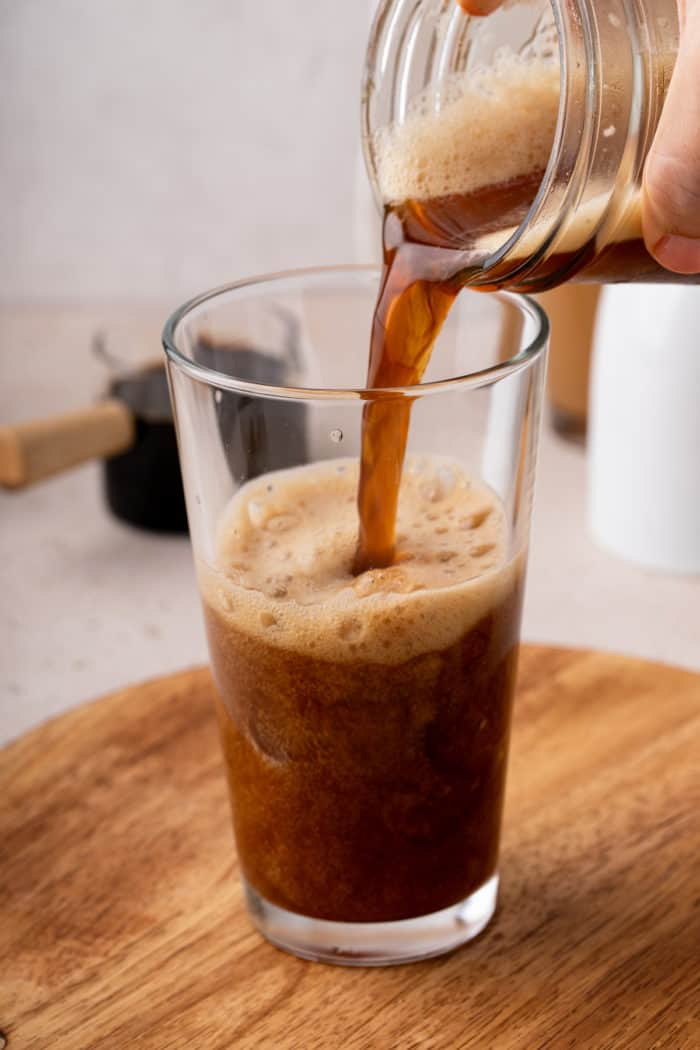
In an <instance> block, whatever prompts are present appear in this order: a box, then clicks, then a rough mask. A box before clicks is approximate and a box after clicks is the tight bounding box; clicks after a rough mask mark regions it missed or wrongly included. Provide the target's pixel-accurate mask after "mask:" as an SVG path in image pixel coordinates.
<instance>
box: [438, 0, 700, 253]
mask: <svg viewBox="0 0 700 1050" xmlns="http://www.w3.org/2000/svg"><path fill="white" fill-rule="evenodd" d="M678 2H679V13H680V24H681V34H680V47H679V51H678V58H677V60H676V65H675V68H674V71H673V76H672V77H671V83H670V85H669V89H668V94H667V96H666V101H665V104H664V108H663V112H662V114H661V120H660V121H659V126H658V128H657V130H656V135H655V136H654V141H653V143H652V146H651V149H650V151H649V156H648V157H647V161H646V165H645V168H644V184H643V192H642V226H643V231H644V241H645V243H646V246H647V250H648V251H649V253H650V254H651V255H653V256H654V258H655V259H656V260H657V261H658V262H659V263H660V264H661V265H662V266H663V267H665V268H666V269H667V270H672V271H673V272H674V273H683V274H695V273H700V0H678ZM458 3H459V4H460V6H461V7H462V8H463V9H464V10H465V11H466V12H467V14H470V15H488V14H491V12H492V11H495V10H496V8H497V7H499V6H500V3H501V0H458Z"/></svg>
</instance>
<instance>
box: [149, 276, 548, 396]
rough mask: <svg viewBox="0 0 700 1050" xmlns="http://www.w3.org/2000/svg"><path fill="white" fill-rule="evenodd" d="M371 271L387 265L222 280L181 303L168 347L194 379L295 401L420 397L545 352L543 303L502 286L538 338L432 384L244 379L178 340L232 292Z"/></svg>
mask: <svg viewBox="0 0 700 1050" xmlns="http://www.w3.org/2000/svg"><path fill="white" fill-rule="evenodd" d="M343 273H345V274H349V275H350V274H357V275H359V274H362V273H364V274H368V275H373V276H379V275H380V273H381V267H380V266H377V265H365V264H362V263H359V264H340V265H335V266H309V267H301V268H299V269H293V270H280V271H277V272H272V273H267V274H260V275H257V276H253V277H244V278H242V279H241V280H238V281H232V282H230V283H228V284H223V285H219V287H217V288H212V289H210V290H209V291H206V292H202V293H200V294H199V295H196V296H193V298H191V299H188V300H187V301H186V302H185V303H183V304H182V305H181V306H179V307H178V308H177V309H176V310H174V311H173V313H171V314H170V316H169V317H168V319H167V321H166V322H165V325H164V327H163V332H162V336H161V341H162V346H163V350H164V351H165V354H166V356H167V358H168V361H169V363H171V364H173V365H175V366H176V367H177V368H178V369H179V370H180V371H182V372H184V373H185V374H186V375H188V376H189V377H190V378H191V379H196V380H198V381H199V382H202V383H206V384H207V385H208V386H212V387H217V388H219V389H221V390H231V391H233V392H235V393H238V394H247V395H249V396H253V397H256V396H257V397H269V398H275V399H283V400H293V401H313V400H317V401H378V400H381V399H382V398H392V399H394V398H402V397H406V398H410V399H411V400H416V399H417V398H421V397H425V396H429V395H431V394H437V393H445V392H448V391H454V390H457V389H465V388H466V389H476V388H479V387H483V386H489V385H491V384H493V383H495V382H497V381H498V380H500V379H503V378H505V377H506V376H508V375H512V374H513V373H514V372H520V371H522V370H523V369H524V368H527V367H529V366H530V365H531V364H533V363H534V361H536V360H537V358H539V357H540V356H541V354H542V353H543V351H544V349H545V347H546V345H547V339H548V337H549V319H548V318H547V314H546V313H545V311H544V310H543V309H542V307H541V306H540V305H539V303H537V302H536V301H535V300H534V299H532V298H530V296H527V295H523V294H522V293H520V292H509V291H505V290H503V291H496V292H489V293H488V294H489V296H494V297H496V298H498V299H501V300H504V299H505V300H507V301H508V302H510V303H513V304H515V306H516V307H517V308H518V310H519V311H520V313H521V314H524V315H526V316H528V317H530V318H531V319H532V320H534V322H535V323H536V325H537V331H536V333H535V336H534V338H533V339H532V340H531V341H530V342H529V343H528V344H527V346H524V347H523V348H522V349H521V350H519V351H518V353H517V354H515V355H514V356H513V357H510V358H508V360H506V361H501V362H500V363H499V364H496V365H490V366H489V367H488V368H482V369H479V370H477V371H476V372H466V373H464V374H463V375H459V376H453V377H450V378H449V379H438V380H433V381H431V382H429V383H418V384H416V385H415V386H397V387H338V388H331V387H295V386H271V385H269V384H266V383H255V382H252V381H251V380H246V379H239V378H237V377H235V376H232V375H229V374H227V373H226V372H219V371H217V370H216V369H215V368H209V367H208V366H206V365H201V364H199V363H198V362H196V361H193V360H192V359H191V358H190V357H188V356H187V355H186V354H185V353H183V352H182V350H180V349H178V347H177V344H176V330H177V327H178V325H179V324H180V322H181V321H183V320H184V319H185V318H186V317H187V316H188V314H190V313H192V311H193V310H196V309H197V308H198V307H200V306H202V305H203V304H204V303H207V302H213V301H214V300H216V299H218V298H220V297H221V296H223V295H226V294H228V293H231V292H236V291H239V290H240V289H244V288H250V287H253V286H255V285H265V284H275V283H277V282H280V281H284V280H289V279H290V278H291V279H293V278H300V277H309V278H311V277H319V276H323V275H325V274H343ZM471 291H472V294H474V295H477V294H478V295H484V294H486V293H484V292H483V291H478V289H476V288H474V289H472V290H471ZM464 292H467V293H469V292H470V289H469V287H468V286H465V287H464V288H463V289H462V290H461V291H460V292H459V293H458V294H459V295H462V294H463V293H464Z"/></svg>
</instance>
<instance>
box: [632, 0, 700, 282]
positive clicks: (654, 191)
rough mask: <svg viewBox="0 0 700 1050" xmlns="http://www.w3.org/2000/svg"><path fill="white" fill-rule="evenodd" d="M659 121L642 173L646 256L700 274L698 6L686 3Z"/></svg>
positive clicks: (696, 0) (692, 0)
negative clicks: (678, 43) (671, 72)
mask: <svg viewBox="0 0 700 1050" xmlns="http://www.w3.org/2000/svg"><path fill="white" fill-rule="evenodd" d="M684 15H685V19H684V27H683V31H682V33H681V43H680V49H679V52H678V58H677V61H676V67H675V69H674V71H673V76H672V77H671V84H670V87H669V89H668V95H667V97H666V102H665V104H664V108H663V112H662V114H661V120H660V121H659V126H658V128H657V131H656V135H655V137H654V142H653V144H652V147H651V150H650V151H649V156H648V158H647V162H646V166H645V170H644V191H643V195H642V220H643V227H644V240H645V242H646V245H647V248H648V250H649V251H650V252H651V254H652V255H653V256H654V257H655V258H656V259H657V260H658V261H659V262H660V263H661V265H662V266H665V267H666V269H668V270H673V271H674V272H675V273H683V274H695V273H700V0H688V3H687V5H686V10H685V12H684Z"/></svg>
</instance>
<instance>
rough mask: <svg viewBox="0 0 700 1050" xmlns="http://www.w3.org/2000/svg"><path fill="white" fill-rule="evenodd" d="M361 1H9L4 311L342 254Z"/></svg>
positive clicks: (3, 21)
mask: <svg viewBox="0 0 700 1050" xmlns="http://www.w3.org/2000/svg"><path fill="white" fill-rule="evenodd" d="M367 24H368V16H367V5H366V3H363V2H357V0H301V2H299V3H295V4H289V3H283V2H280V0H272V2H270V0H267V2H264V0H118V2H117V0H0V70H2V89H1V91H0V199H1V200H2V212H1V216H0V223H1V226H2V230H1V231H0V303H1V302H5V303H8V302H10V303H12V302H15V303H16V302H23V301H27V302H55V301H62V302H64V303H65V302H71V301H78V300H88V301H90V300H98V301H105V300H116V301H119V300H125V299H139V300H148V299H159V300H167V301H173V302H174V301H179V300H181V299H182V298H183V297H185V296H188V295H190V294H192V293H193V292H195V291H199V290H201V289H203V288H204V287H207V286H210V285H213V284H217V283H220V282H223V281H226V280H230V279H232V278H235V277H238V276H241V275H245V274H250V273H254V272H258V271H261V270H267V269H274V268H278V267H285V266H296V265H302V264H310V263H323V262H338V261H345V260H347V259H350V258H351V257H352V255H353V251H354V249H353V230H352V226H353V204H354V194H355V186H356V171H357V156H358V149H359V146H358V143H359V118H358V105H359V84H360V75H361V68H362V57H363V53H364V46H365V40H366V35H367Z"/></svg>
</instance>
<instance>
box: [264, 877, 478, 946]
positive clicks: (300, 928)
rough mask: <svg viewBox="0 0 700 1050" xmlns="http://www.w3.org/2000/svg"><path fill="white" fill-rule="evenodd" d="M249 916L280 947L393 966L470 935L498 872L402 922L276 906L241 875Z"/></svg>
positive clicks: (471, 936)
mask: <svg viewBox="0 0 700 1050" xmlns="http://www.w3.org/2000/svg"><path fill="white" fill-rule="evenodd" d="M243 887H244V889H245V894H246V900H247V902H248V909H249V911H250V915H251V918H252V920H253V922H254V923H255V925H256V926H257V928H258V929H259V930H260V932H261V933H262V935H263V936H264V937H266V938H267V940H268V941H270V942H271V943H272V944H274V945H275V946H276V947H277V948H283V949H284V950H285V951H287V952H291V953H292V954H293V955H299V956H301V958H302V959H311V960H313V961H314V962H326V963H336V964H337V965H340V966H390V965H392V964H397V963H408V962H418V961H419V960H420V959H430V958H432V957H433V956H435V955H444V953H445V952H451V951H454V949H455V948H459V946H460V945H461V944H465V943H466V942H467V941H471V940H472V939H473V938H474V937H476V936H477V935H478V934H480V933H481V931H482V930H483V929H484V928H485V927H486V926H487V925H488V923H489V922H490V920H491V918H492V916H493V913H494V912H495V910H496V898H497V896H498V875H493V876H492V877H491V878H490V879H489V880H488V881H487V882H485V883H483V885H482V886H480V887H479V889H478V890H475V891H474V893H472V894H470V896H469V897H466V898H465V899H464V900H463V901H460V902H459V903H458V904H453V905H452V906H451V907H450V908H445V909H443V911H436V912H433V914H432V915H421V916H420V918H417V919H402V920H400V921H398V922H329V921H327V920H326V919H309V918H306V917H305V916H304V915H297V914H295V913H294V912H291V911H286V910H285V909H284V908H278V907H277V905H275V904H270V902H269V901H267V900H265V898H264V897H261V896H260V894H259V893H258V892H257V891H256V890H254V889H253V887H252V886H250V885H249V884H248V883H247V882H246V881H245V879H243Z"/></svg>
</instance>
